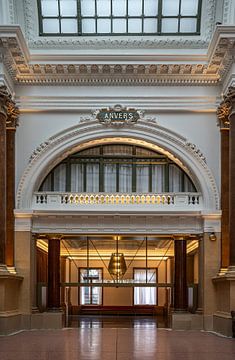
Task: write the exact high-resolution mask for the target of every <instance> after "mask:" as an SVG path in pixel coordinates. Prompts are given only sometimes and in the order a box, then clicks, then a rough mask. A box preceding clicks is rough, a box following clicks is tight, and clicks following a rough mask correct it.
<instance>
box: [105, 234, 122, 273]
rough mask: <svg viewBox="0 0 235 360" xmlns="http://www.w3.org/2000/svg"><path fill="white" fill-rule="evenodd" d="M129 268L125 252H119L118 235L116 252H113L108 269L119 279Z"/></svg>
mask: <svg viewBox="0 0 235 360" xmlns="http://www.w3.org/2000/svg"><path fill="white" fill-rule="evenodd" d="M126 270H127V267H126V261H125V258H124V254H123V253H119V252H118V237H117V238H116V252H115V253H112V255H111V258H110V261H109V266H108V271H109V273H110V274H111V275H114V276H116V278H117V279H119V278H120V276H123V275H124V274H125V272H126Z"/></svg>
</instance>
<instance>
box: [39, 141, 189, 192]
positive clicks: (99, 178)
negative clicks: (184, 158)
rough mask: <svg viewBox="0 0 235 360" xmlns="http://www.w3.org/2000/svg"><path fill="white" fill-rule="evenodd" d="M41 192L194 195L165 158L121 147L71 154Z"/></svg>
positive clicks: (143, 149) (184, 176) (139, 148)
mask: <svg viewBox="0 0 235 360" xmlns="http://www.w3.org/2000/svg"><path fill="white" fill-rule="evenodd" d="M39 191H42V192H48V191H53V192H78V193H86V192H87V193H99V192H103V193H129V194H131V193H154V194H157V193H169V192H170V193H172V192H177V193H179V192H196V187H195V185H194V184H193V182H192V180H191V179H190V178H189V176H188V175H187V174H186V172H185V171H183V170H182V169H181V168H180V167H179V165H178V164H176V163H175V162H174V161H173V160H171V159H170V158H169V157H168V156H167V155H165V154H162V153H160V152H157V151H155V150H151V149H148V148H146V147H143V146H136V145H129V144H123V143H120V144H118V143H115V144H112V143H110V144H106V145H98V146H93V147H88V148H86V149H85V150H80V151H78V152H75V153H73V154H71V155H69V156H67V157H66V158H65V159H63V160H62V161H61V162H60V163H59V164H58V165H56V166H55V167H54V168H53V169H52V170H51V171H50V173H49V174H48V175H47V177H46V178H45V179H43V182H42V184H41V185H40V187H39Z"/></svg>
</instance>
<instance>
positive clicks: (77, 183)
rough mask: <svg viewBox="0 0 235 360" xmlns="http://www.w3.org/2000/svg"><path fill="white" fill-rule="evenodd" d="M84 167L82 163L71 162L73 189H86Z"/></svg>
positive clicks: (80, 190) (77, 190)
mask: <svg viewBox="0 0 235 360" xmlns="http://www.w3.org/2000/svg"><path fill="white" fill-rule="evenodd" d="M83 175H84V167H83V165H82V164H71V191H76V192H83V191H84V185H83V184H84V183H83V179H84V176H83Z"/></svg>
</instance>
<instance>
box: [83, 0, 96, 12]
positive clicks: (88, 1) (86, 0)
mask: <svg viewBox="0 0 235 360" xmlns="http://www.w3.org/2000/svg"><path fill="white" fill-rule="evenodd" d="M81 15H82V16H95V1H94V0H81Z"/></svg>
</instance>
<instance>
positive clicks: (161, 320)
mask: <svg viewBox="0 0 235 360" xmlns="http://www.w3.org/2000/svg"><path fill="white" fill-rule="evenodd" d="M65 326H66V327H73V328H75V327H79V328H88V329H91V328H94V329H97V328H123V329H125V328H152V329H153V328H169V327H171V324H170V319H169V318H168V317H166V316H162V315H158V316H146V315H145V316H143V315H142V316H141V315H135V316H133V315H130V316H128V315H115V316H112V315H80V316H69V318H68V319H67V321H66V320H65Z"/></svg>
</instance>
